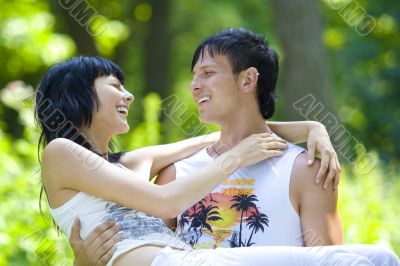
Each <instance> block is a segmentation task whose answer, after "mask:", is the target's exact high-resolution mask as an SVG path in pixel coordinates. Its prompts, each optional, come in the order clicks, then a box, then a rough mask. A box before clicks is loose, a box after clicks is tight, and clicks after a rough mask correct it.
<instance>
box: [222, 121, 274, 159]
mask: <svg viewBox="0 0 400 266" xmlns="http://www.w3.org/2000/svg"><path fill="white" fill-rule="evenodd" d="M263 132H272V131H271V129H270V128H269V127H268V126H267V124H266V123H265V120H264V119H263V118H262V116H253V117H249V116H242V117H240V116H239V117H235V118H234V119H231V120H229V121H224V123H221V137H220V139H219V141H218V143H217V146H218V147H219V149H220V150H221V151H223V152H225V151H226V150H229V149H231V148H232V147H233V146H235V145H236V144H238V143H239V142H240V141H241V140H243V139H245V138H246V137H248V136H250V135H252V134H258V133H263Z"/></svg>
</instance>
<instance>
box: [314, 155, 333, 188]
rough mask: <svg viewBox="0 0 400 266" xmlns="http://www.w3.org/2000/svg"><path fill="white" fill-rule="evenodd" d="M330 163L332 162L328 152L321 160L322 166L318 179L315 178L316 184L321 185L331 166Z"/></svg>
mask: <svg viewBox="0 0 400 266" xmlns="http://www.w3.org/2000/svg"><path fill="white" fill-rule="evenodd" d="M329 161H330V156H329V154H328V153H327V152H325V153H323V154H322V158H321V165H320V167H319V170H318V174H317V177H316V178H315V183H317V184H319V182H320V181H321V179H322V177H323V176H324V175H325V172H326V170H327V169H328V166H329Z"/></svg>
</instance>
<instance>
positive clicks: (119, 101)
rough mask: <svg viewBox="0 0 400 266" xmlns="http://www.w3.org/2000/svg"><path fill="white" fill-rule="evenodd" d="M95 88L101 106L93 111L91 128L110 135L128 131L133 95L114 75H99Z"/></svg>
mask: <svg viewBox="0 0 400 266" xmlns="http://www.w3.org/2000/svg"><path fill="white" fill-rule="evenodd" d="M94 89H95V90H96V93H97V96H98V98H99V102H100V104H99V108H98V110H97V112H96V111H95V112H94V113H93V117H92V124H91V128H94V129H95V130H101V132H109V133H110V135H115V134H121V133H126V132H127V131H128V130H129V125H128V121H127V116H128V110H129V105H130V104H131V103H132V102H133V99H134V97H133V95H132V94H131V93H129V92H128V91H127V90H125V88H124V86H123V85H122V84H121V82H120V81H119V80H118V79H117V78H116V77H114V76H113V75H110V76H104V77H98V78H97V79H96V80H95V81H94Z"/></svg>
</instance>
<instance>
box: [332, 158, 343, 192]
mask: <svg viewBox="0 0 400 266" xmlns="http://www.w3.org/2000/svg"><path fill="white" fill-rule="evenodd" d="M335 160H336V166H337V168H338V171H337V173H336V176H335V181H334V184H333V189H335V190H336V189H337V187H338V185H339V180H340V172H341V171H342V167H341V166H340V163H339V159H338V157H337V155H336V158H335Z"/></svg>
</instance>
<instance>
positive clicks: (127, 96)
mask: <svg viewBox="0 0 400 266" xmlns="http://www.w3.org/2000/svg"><path fill="white" fill-rule="evenodd" d="M124 98H125V100H126V101H128V102H129V103H131V102H133V100H134V99H135V97H134V96H133V94H132V93H130V92H129V91H127V90H125V95H124Z"/></svg>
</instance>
